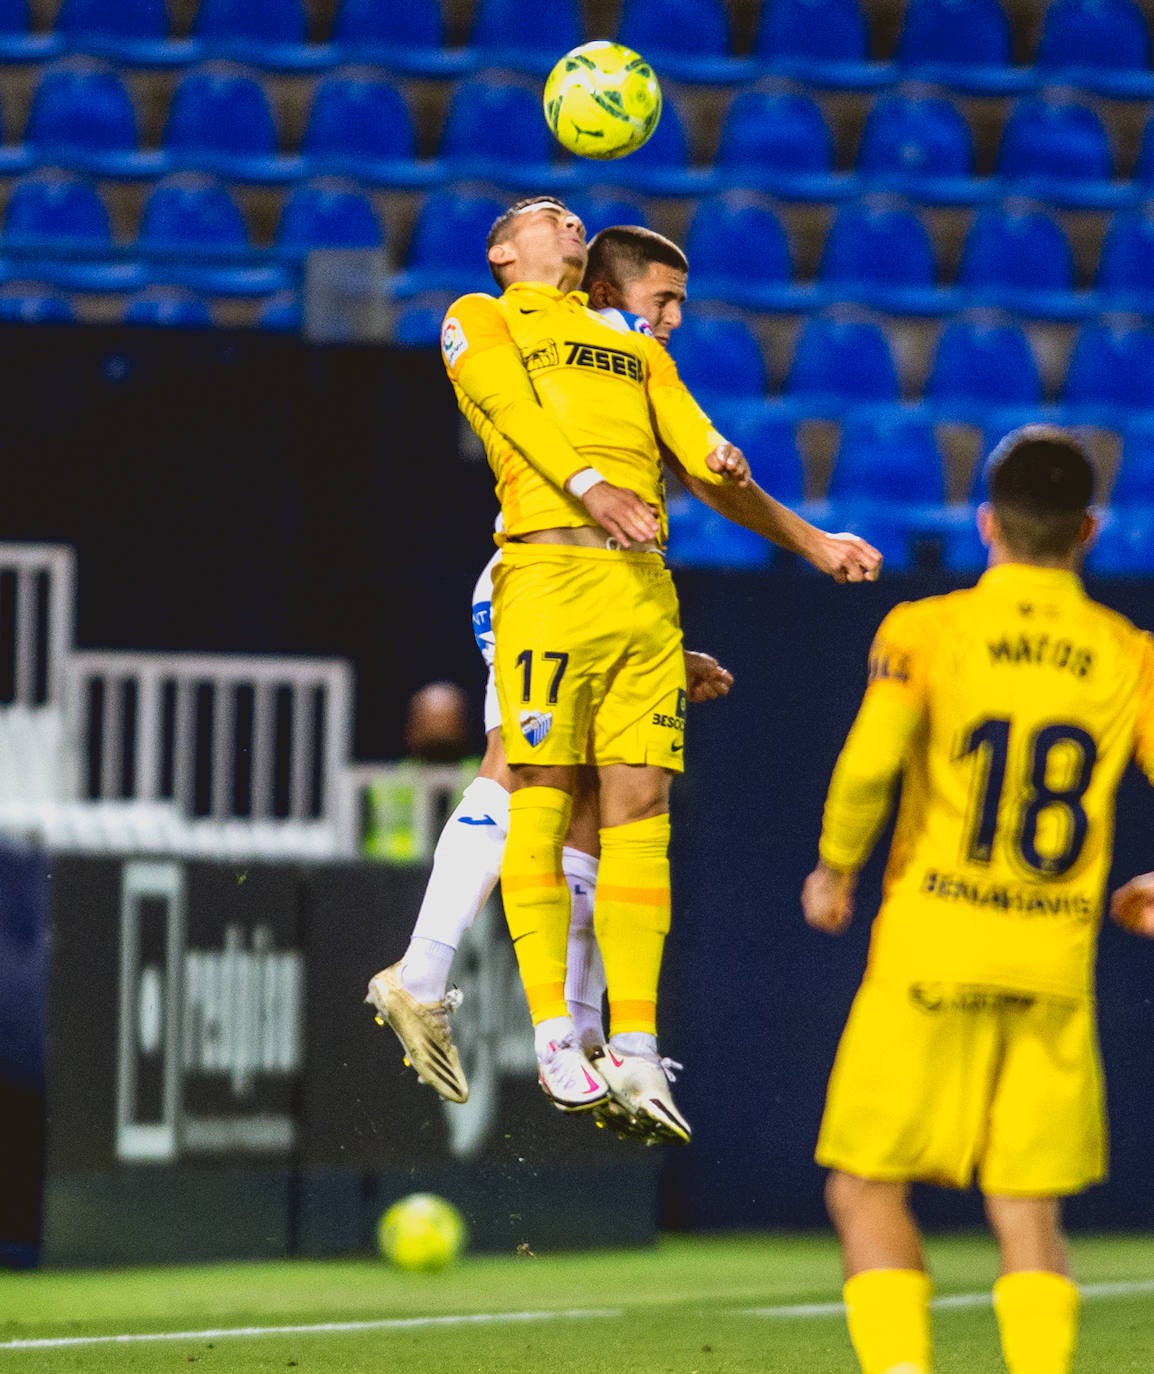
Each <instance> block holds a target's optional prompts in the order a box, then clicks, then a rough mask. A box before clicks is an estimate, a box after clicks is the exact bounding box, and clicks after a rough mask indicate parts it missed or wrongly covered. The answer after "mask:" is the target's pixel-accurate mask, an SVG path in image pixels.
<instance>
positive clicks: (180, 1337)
mask: <svg viewBox="0 0 1154 1374" xmlns="http://www.w3.org/2000/svg"><path fill="white" fill-rule="evenodd" d="M1081 1293H1082V1297H1083V1298H1084V1299H1089V1300H1093V1299H1095V1298H1125V1297H1131V1296H1134V1295H1135V1294H1138V1293H1154V1279H1135V1280H1130V1281H1122V1282H1115V1283H1087V1284H1083V1285H1082V1286H1081ZM990 1300H991V1299H990V1294H989V1292H988V1291H986V1292H981V1293H951V1294H949V1295H947V1296H946V1297H941V1298H935V1299H934V1300H933V1303H932V1305H933V1306H934V1307H938V1308H965V1307H985V1306H988V1305H989V1303H990ZM844 1311H845V1308H844V1307H843V1306H842V1304H841V1303H840V1302H797V1303H783V1304H780V1305H778V1306H775V1307H744V1308H735V1309H733V1310H732V1311H731V1313H730V1315H731V1316H735V1317H768V1318H785V1319H790V1318H804V1317H840V1316H841V1315H842V1313H843V1312H844ZM624 1315H625V1309H624V1308H621V1307H593V1308H564V1309H561V1310H559V1311H550V1310H546V1311H541V1312H472V1313H462V1314H460V1315H455V1316H451V1317H387V1318H382V1319H381V1320H379V1321H360V1322H314V1323H313V1324H311V1325H299V1326H222V1327H215V1328H209V1329H207V1330H204V1331H146V1332H139V1333H136V1332H133V1333H126V1334H122V1335H115V1336H49V1337H42V1338H38V1339H32V1340H14V1341H0V1352H3V1351H6V1350H60V1349H64V1348H67V1347H72V1346H85V1345H134V1344H138V1343H140V1342H147V1341H215V1340H225V1339H227V1338H229V1337H232V1336H242V1337H254V1336H312V1335H324V1334H332V1333H335V1332H357V1331H411V1330H419V1329H421V1328H425V1327H437V1326H441V1327H448V1326H495V1325H498V1324H500V1323H501V1322H543V1321H575V1320H584V1319H586V1318H590V1317H592V1318H613V1317H623V1316H624Z"/></svg>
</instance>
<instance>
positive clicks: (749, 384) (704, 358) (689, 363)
mask: <svg viewBox="0 0 1154 1374" xmlns="http://www.w3.org/2000/svg"><path fill="white" fill-rule="evenodd" d="M669 351H670V352H671V353H672V354H673V357H674V359H675V360H676V362H677V368H678V371H679V372H680V373H681V377H682V380H683V381H684V382H685V385H686V386H687V387H689V389H690V391H692V392H693V393H694V394H695V395H696V396H698V398H699V399H702V398H705V399H706V401H708V400H710V399H712V398H715V397H718V396H764V395H765V389H766V385H767V380H768V379H767V376H766V370H765V359H764V358H763V357H762V354H761V344H760V343H759V342H758V340H757V336H756V335H755V334H754V332H753V330H752V329H751V328H750V327H749V325H748V324H747V323H746V321H745V319H744V318H743V317H742V316H740V315H736V314H734V315H731V314H713V313H708V312H706V311H704V310H699V311H697V312H696V313H695V314H692V315H689V316H687V317H686V319H685V320H684V322H683V323H682V326H681V328H680V329H679V330H678V331H677V333H676V334H674V336H673V338H672V339H671V340H670V343H669Z"/></svg>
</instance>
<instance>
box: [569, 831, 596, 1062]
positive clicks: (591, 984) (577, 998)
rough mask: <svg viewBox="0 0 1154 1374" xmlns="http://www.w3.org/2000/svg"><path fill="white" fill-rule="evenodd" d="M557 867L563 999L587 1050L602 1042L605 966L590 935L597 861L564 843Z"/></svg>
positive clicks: (582, 1044)
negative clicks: (563, 889)
mask: <svg viewBox="0 0 1154 1374" xmlns="http://www.w3.org/2000/svg"><path fill="white" fill-rule="evenodd" d="M561 867H562V869H563V871H564V873H565V879H566V881H567V882H568V884H569V900H570V912H571V914H570V917H569V948H568V952H567V964H568V966H567V971H566V975H565V1001H566V1002H568V1004H569V1015H570V1016H572V1018H573V1024H574V1026H575V1027H576V1029H577V1037H578V1039H579V1040H580V1042H581V1048H582V1049H585V1050H591V1049H593V1048H595V1047H596V1046H597V1045H603V1044H604V1043H605V1026H604V1022H603V1021H602V1011H601V1008H602V1005H603V1003H604V999H605V966H604V965H603V964H602V962H601V951H600V949H599V948H598V947H597V939H596V937H595V936H594V934H593V895H594V893H595V892H596V890H597V869H598V867H599V864H598V860H597V859H595V858H594V857H593V855H592V854H585V853H583V852H582V851H581V850H580V849H571V848H570V847H569V846H568V845H566V846H565V848H564V850H563V851H562V854H561Z"/></svg>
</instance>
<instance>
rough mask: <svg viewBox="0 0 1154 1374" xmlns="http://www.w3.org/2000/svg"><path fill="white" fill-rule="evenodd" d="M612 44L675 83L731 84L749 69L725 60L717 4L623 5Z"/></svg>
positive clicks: (727, 41)
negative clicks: (638, 56) (645, 60)
mask: <svg viewBox="0 0 1154 1374" xmlns="http://www.w3.org/2000/svg"><path fill="white" fill-rule="evenodd" d="M617 38H618V41H619V42H621V43H624V44H625V45H626V47H629V48H632V49H633V50H634V51H635V52H639V53H641V54H643V55H644V56H645V57H647V58H648V59H649V60H650V61H651V62H653V63H654V65H655V66H656V67H657V69H658V71H659V73H660V75H661V76H662V77H666V78H669V79H671V80H675V81H676V80H681V81H698V82H703V83H709V82H716V81H726V80H733V79H735V78H736V77H738V76H739V75H741V74H742V72H743V71H744V70H745V68H748V67H749V66H750V64H749V63H748V62H746V63H741V62H736V61H735V60H734V59H733V58H732V57H731V55H730V54H731V50H732V40H731V35H730V28H729V15H728V14H727V12H726V9H725V5H724V4H723V3H722V0H625V7H624V12H623V14H622V18H621V27H620V29H619V30H618V34H617ZM750 74H752V73H750Z"/></svg>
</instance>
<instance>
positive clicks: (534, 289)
mask: <svg viewBox="0 0 1154 1374" xmlns="http://www.w3.org/2000/svg"><path fill="white" fill-rule="evenodd" d="M441 354H442V357H443V358H444V361H445V367H446V368H447V370H448V373H449V379H450V381H451V382H452V383H453V390H454V391H455V393H456V396H457V404H458V405H459V406H460V408H461V412H462V414H463V415H464V416H465V418H466V420H468V422H469V424H470V426H471V427H472V428H473V430H474V431H475V433H476V434H477V435H478V436H479V437H480V439H481V441H482V443H483V444H484V446H485V453H486V455H487V457H488V460H489V465H490V467H491V468H492V469H493V473H494V475H495V477H496V479H497V497H498V500H499V501H500V502H501V511H502V514H503V516H504V525H505V534H506V536H508V537H512V538H516V537H517V536H519V535H523V534H528V533H530V532H531V531H533V530H541V529H553V528H563V527H572V526H578V525H592V524H594V523H595V522H594V521H593V519H592V518H591V517H590V515H589V512H588V511H587V510H586V509H585V507H584V505H583V504H582V503H581V502H580V501H579V500H577V499H576V498H575V497H573V496H570V495H569V493H568V492H567V491H566V490H565V483H566V482H567V481H568V480H569V478H570V477H572V476H573V475H574V474H575V473H576V472H579V471H580V470H581V469H582V468H587V467H595V468H596V469H597V470H598V471H599V472H600V473H601V475H602V476H603V477H604V478H605V479H606V481H608V482H612V483H613V484H614V485H616V486H620V487H627V488H628V489H629V490H631V491H634V492H636V493H637V495H638V496H640V497H641V498H642V500H644V501H647V502H649V503H650V504H651V505H653V506H654V507H656V508H657V510H658V511H659V512H660V519H661V529H662V536H661V537H662V542H664V538H665V530H666V521H665V495H664V483H663V478H662V465H661V451H660V446H659V443H663V444H665V445H666V447H668V448H669V450H670V451H671V452H672V453H673V455H674V456H675V457H676V458H677V459H678V460H679V461H680V462H681V463H682V465H683V466H684V467H685V468H686V470H687V471H688V472H690V473H692V474H693V475H694V476H695V477H699V478H701V479H702V480H703V481H706V482H710V483H713V484H716V483H719V482H721V481H722V480H723V479H722V478H721V477H720V476H719V475H718V474H717V473H714V472H711V471H710V469H709V468H708V467H707V466H706V463H705V459H706V456H707V455H708V454H709V453H710V452H711V451H712V450H713V449H714V448H716V447H717V445H718V444H719V443H721V442H723V440H722V436H721V435H720V434H718V433H717V431H716V430H715V429H714V428H713V425H712V424H711V423H710V420H709V417H708V416H707V415H706V414H705V412H704V411H703V410H702V409H701V407H700V406H699V405H698V404H697V402H696V401H695V400H694V399H693V396H692V395H691V394H690V392H689V391H688V389H687V388H686V386H685V384H684V383H683V382H682V381H681V378H680V377H679V376H678V373H677V366H676V364H675V363H674V361H673V359H672V358H671V357H670V356H669V354H668V352H667V351H666V350H665V349H664V348H663V347H662V346H661V345H660V344H659V343H658V342H657V340H656V339H654V338H651V337H649V336H646V335H644V334H639V333H623V332H621V331H620V330H619V329H617V328H616V327H615V326H613V325H612V324H610V323H609V322H608V321H606V320H605V319H603V318H602V317H601V316H600V315H599V314H598V313H597V312H596V311H594V310H590V309H589V305H588V297H587V296H586V294H585V293H584V292H583V291H570V292H567V293H566V292H563V291H561V290H559V289H557V288H556V287H552V286H546V285H544V284H542V283H540V282H517V283H515V284H513V285H511V286H509V287H508V288H507V289H506V291H505V292H504V294H503V295H502V296H501V297H500V298H494V297H493V296H486V295H483V294H481V293H479V292H478V293H475V294H472V295H468V296H462V297H460V299H458V300H456V301H454V303H453V304H452V305H451V306H450V307H449V311H448V314H447V315H446V317H445V321H444V324H443V327H442V332H441Z"/></svg>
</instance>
